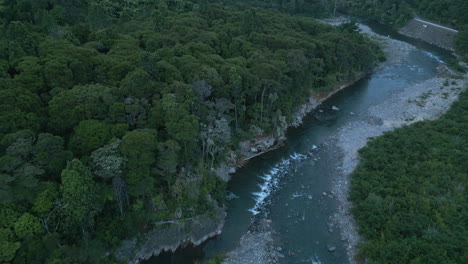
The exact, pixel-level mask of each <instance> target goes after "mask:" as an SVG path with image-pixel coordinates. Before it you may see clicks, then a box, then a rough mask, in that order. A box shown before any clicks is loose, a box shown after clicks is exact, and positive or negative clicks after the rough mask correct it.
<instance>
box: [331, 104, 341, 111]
mask: <svg viewBox="0 0 468 264" xmlns="http://www.w3.org/2000/svg"><path fill="white" fill-rule="evenodd" d="M331 109H332V110H334V111H340V109H339V108H338V107H336V106H335V105H334V106H332V108H331Z"/></svg>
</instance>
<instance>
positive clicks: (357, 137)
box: [333, 27, 468, 263]
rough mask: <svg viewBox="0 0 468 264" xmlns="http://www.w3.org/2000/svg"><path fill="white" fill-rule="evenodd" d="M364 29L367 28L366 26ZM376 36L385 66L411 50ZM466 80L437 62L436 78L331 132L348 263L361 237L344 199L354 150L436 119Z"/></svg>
mask: <svg viewBox="0 0 468 264" xmlns="http://www.w3.org/2000/svg"><path fill="white" fill-rule="evenodd" d="M361 28H364V27H361ZM364 30H365V31H368V29H366V28H364ZM364 30H363V31H364ZM371 34H372V33H371ZM378 38H379V39H380V40H379V41H380V42H382V43H383V44H384V45H383V46H384V47H385V52H386V53H387V57H388V58H389V60H388V61H387V62H386V63H385V64H386V65H385V66H391V65H392V64H397V63H405V60H406V58H407V56H408V54H409V52H410V51H411V50H413V49H414V47H413V46H411V45H409V44H407V43H404V42H400V41H396V40H393V39H389V38H385V37H380V36H379V37H378ZM467 80H468V76H467V75H466V74H465V75H462V74H459V73H454V72H453V71H451V70H450V69H448V68H447V67H446V66H445V65H444V64H440V65H439V67H438V75H437V76H436V77H434V78H431V79H428V80H425V81H423V82H420V83H416V84H413V85H409V86H407V87H405V88H404V89H403V90H401V91H400V92H398V93H395V94H393V95H392V96H390V97H388V98H387V99H386V100H384V101H383V102H382V103H380V104H378V105H375V106H373V107H371V108H370V109H369V111H368V113H367V115H365V116H362V118H361V119H360V120H357V121H355V122H352V123H350V124H349V125H348V126H347V127H345V128H343V129H341V130H340V131H339V132H338V134H337V135H334V137H335V138H334V139H333V140H334V141H336V142H337V143H336V146H337V147H338V148H339V149H340V151H341V155H340V156H341V157H340V159H341V166H340V170H339V171H338V173H337V175H336V179H335V181H334V184H333V185H334V188H333V194H334V196H335V197H336V199H337V200H338V201H339V208H338V211H337V212H336V214H335V217H334V220H333V221H334V222H335V223H336V224H337V225H338V226H340V230H341V235H342V238H343V239H344V240H345V241H346V242H347V253H348V258H349V261H350V263H355V261H354V259H353V257H354V256H355V254H356V247H357V245H358V243H359V241H360V239H361V238H360V237H359V235H358V233H357V230H356V226H355V224H354V221H353V219H352V216H351V213H350V208H351V206H352V204H351V203H350V202H349V201H348V200H347V197H348V191H349V184H350V180H349V178H350V175H351V173H352V172H353V171H354V169H355V168H356V166H357V165H358V163H359V155H358V150H359V149H361V148H362V147H364V146H365V145H366V143H367V140H368V139H369V138H371V137H377V136H380V135H382V134H383V133H384V132H386V131H389V130H393V129H395V128H397V127H401V126H404V125H409V124H411V123H414V122H417V121H422V120H435V119H437V118H439V117H440V116H441V115H442V114H443V113H445V112H446V111H447V110H448V109H449V107H450V105H451V104H452V103H453V102H454V101H455V100H456V99H457V98H458V95H459V94H460V93H461V92H462V91H463V90H464V89H465V88H466V87H467V85H468V81H467Z"/></svg>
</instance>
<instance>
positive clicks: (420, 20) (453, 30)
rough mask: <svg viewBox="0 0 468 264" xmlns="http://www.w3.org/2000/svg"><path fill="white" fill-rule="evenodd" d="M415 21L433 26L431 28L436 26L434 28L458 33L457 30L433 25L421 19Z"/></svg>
mask: <svg viewBox="0 0 468 264" xmlns="http://www.w3.org/2000/svg"><path fill="white" fill-rule="evenodd" d="M414 20H416V21H419V22H422V23H425V24H428V25H431V26H434V27H438V28H443V29H446V30H449V31H452V32H455V33H458V30H455V29H453V28H448V27H444V26H441V25H437V24H434V23H431V22H429V21H426V20H422V19H420V18H414Z"/></svg>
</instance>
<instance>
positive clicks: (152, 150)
mask: <svg viewBox="0 0 468 264" xmlns="http://www.w3.org/2000/svg"><path fill="white" fill-rule="evenodd" d="M157 147H158V141H157V133H156V131H155V130H153V129H137V130H134V131H131V132H128V133H127V134H126V135H125V136H124V137H123V138H122V143H121V145H120V151H121V152H122V154H124V156H125V158H126V159H127V170H126V173H125V179H126V182H127V183H128V190H129V193H130V194H131V195H133V196H135V197H143V196H145V195H147V194H149V193H150V192H151V190H152V188H153V187H154V183H155V179H154V175H152V168H153V166H154V163H155V161H156V150H157Z"/></svg>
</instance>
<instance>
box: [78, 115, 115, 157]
mask: <svg viewBox="0 0 468 264" xmlns="http://www.w3.org/2000/svg"><path fill="white" fill-rule="evenodd" d="M111 136H112V135H111V131H110V126H109V125H107V124H106V123H103V122H100V121H97V120H83V121H81V122H80V123H79V124H78V126H76V127H75V129H74V132H73V135H72V137H71V139H70V143H69V145H70V148H71V149H72V150H73V152H74V153H76V154H78V155H88V154H90V153H91V151H93V150H96V149H98V148H99V147H102V146H104V145H105V144H106V143H107V142H108V141H109V140H110V139H111Z"/></svg>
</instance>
